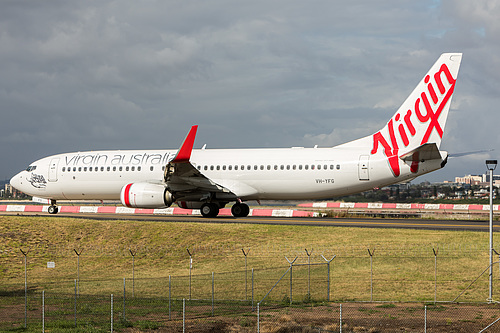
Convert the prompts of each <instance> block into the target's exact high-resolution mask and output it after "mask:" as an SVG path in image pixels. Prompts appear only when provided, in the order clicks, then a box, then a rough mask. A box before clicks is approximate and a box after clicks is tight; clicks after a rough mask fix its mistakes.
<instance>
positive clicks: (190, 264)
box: [186, 249, 193, 300]
mask: <svg viewBox="0 0 500 333" xmlns="http://www.w3.org/2000/svg"><path fill="white" fill-rule="evenodd" d="M186 251H187V253H188V254H189V299H190V300H191V270H192V269H193V255H192V254H191V252H190V251H189V249H186Z"/></svg>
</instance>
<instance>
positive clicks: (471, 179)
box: [455, 175, 484, 185]
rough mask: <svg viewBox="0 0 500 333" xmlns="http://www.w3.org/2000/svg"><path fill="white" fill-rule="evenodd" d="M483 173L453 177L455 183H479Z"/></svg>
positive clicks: (481, 180)
mask: <svg viewBox="0 0 500 333" xmlns="http://www.w3.org/2000/svg"><path fill="white" fill-rule="evenodd" d="M483 176H484V175H467V176H463V177H455V183H458V184H469V185H479V184H481V183H482V182H483Z"/></svg>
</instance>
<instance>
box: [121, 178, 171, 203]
mask: <svg viewBox="0 0 500 333" xmlns="http://www.w3.org/2000/svg"><path fill="white" fill-rule="evenodd" d="M120 200H121V202H122V204H123V205H124V206H126V207H130V208H167V207H170V205H172V203H173V202H174V201H175V200H174V197H173V195H172V193H170V192H169V191H168V190H167V188H166V187H165V186H164V185H161V184H151V183H130V184H127V185H125V186H124V187H123V188H122V191H121V193H120Z"/></svg>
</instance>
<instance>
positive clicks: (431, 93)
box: [371, 64, 456, 177]
mask: <svg viewBox="0 0 500 333" xmlns="http://www.w3.org/2000/svg"><path fill="white" fill-rule="evenodd" d="M455 81H456V79H455V78H453V75H452V74H451V72H450V70H449V68H448V66H447V65H446V64H442V65H441V67H440V68H439V70H438V71H437V72H436V73H434V75H432V78H431V76H430V75H427V76H426V77H425V78H424V82H425V84H426V85H425V88H424V91H422V93H421V94H420V96H419V97H417V98H416V100H415V102H414V107H413V109H408V110H407V111H406V112H398V113H396V115H395V116H394V117H393V118H391V120H389V122H388V123H387V125H386V127H384V129H382V130H381V131H378V132H377V133H375V134H374V135H373V149H372V151H371V154H372V155H373V154H376V153H377V152H378V149H379V145H382V147H383V152H384V155H385V156H386V157H387V160H388V163H389V167H390V168H391V170H392V173H393V174H394V177H398V176H399V175H400V167H399V163H400V162H399V160H400V159H399V156H398V152H399V150H400V147H403V148H406V147H408V146H409V145H410V143H414V144H415V146H413V145H412V147H411V148H412V149H413V148H417V147H418V146H420V145H423V144H424V143H427V142H428V141H429V138H430V136H431V134H432V132H433V131H434V130H435V131H436V133H437V134H438V135H439V138H442V137H443V128H442V127H441V124H440V122H439V116H440V115H441V113H442V111H443V109H444V108H445V106H446V105H447V103H448V102H449V100H450V99H451V96H452V95H453V91H454V89H455ZM386 128H387V130H386ZM424 131H425V133H424V134H423V136H422V133H423V132H424ZM382 132H384V134H383V133H382ZM419 132H420V133H419ZM420 137H421V138H422V140H421V141H420V142H414V141H415V140H419V138H420ZM411 171H412V172H414V173H416V172H417V171H418V159H417V161H415V162H414V163H413V164H412V166H411Z"/></svg>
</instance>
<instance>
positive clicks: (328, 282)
mask: <svg viewBox="0 0 500 333" xmlns="http://www.w3.org/2000/svg"><path fill="white" fill-rule="evenodd" d="M336 256H337V255H334V256H333V257H332V259H330V260H328V259H326V258H325V256H324V255H321V257H323V259H325V261H326V267H327V273H326V274H327V276H326V281H327V284H326V300H327V302H330V263H331V262H332V261H333V259H335V257H336Z"/></svg>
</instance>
